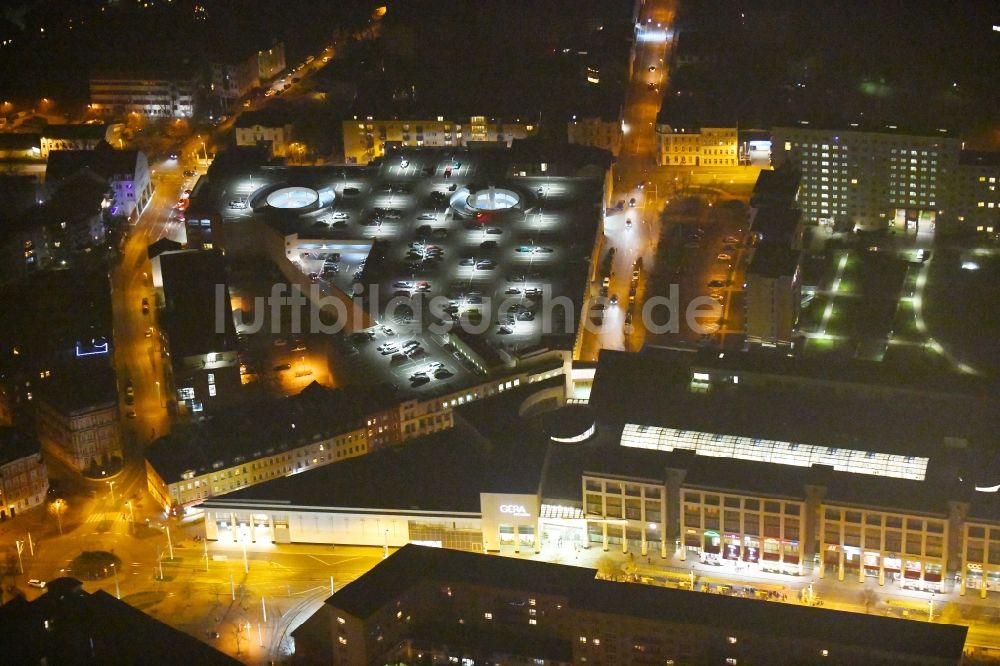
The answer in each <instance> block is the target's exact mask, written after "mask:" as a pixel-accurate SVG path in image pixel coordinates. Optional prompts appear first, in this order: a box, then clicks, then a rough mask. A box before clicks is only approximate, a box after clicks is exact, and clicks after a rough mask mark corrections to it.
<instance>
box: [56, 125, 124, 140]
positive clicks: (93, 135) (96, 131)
mask: <svg viewBox="0 0 1000 666" xmlns="http://www.w3.org/2000/svg"><path fill="white" fill-rule="evenodd" d="M107 133H108V126H107V125H103V124H98V123H79V124H64V125H49V126H47V127H46V128H45V129H44V130H42V137H43V138H45V139H65V140H67V141H75V140H78V139H84V140H91V141H102V140H104V137H105V136H106V135H107Z"/></svg>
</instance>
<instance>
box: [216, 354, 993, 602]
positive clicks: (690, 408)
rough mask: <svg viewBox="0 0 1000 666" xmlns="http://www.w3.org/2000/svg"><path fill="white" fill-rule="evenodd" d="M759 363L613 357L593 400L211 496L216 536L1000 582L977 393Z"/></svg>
mask: <svg viewBox="0 0 1000 666" xmlns="http://www.w3.org/2000/svg"><path fill="white" fill-rule="evenodd" d="M760 359H761V357H759V356H756V355H754V354H742V355H732V356H730V355H729V354H723V355H721V356H720V354H719V353H718V352H712V353H711V354H707V353H691V352H681V351H671V350H647V351H645V352H643V353H641V354H632V355H630V354H624V353H615V352H607V351H605V352H603V353H602V356H601V360H600V362H599V364H598V367H597V371H596V374H595V379H594V388H593V391H592V394H591V398H590V406H589V408H583V407H579V406H572V407H571V408H564V409H560V410H557V411H554V412H548V413H545V414H541V415H536V416H528V417H527V418H519V414H520V413H521V412H522V411H523V410H522V408H521V407H522V405H523V404H525V403H526V402H530V401H531V397H532V395H534V394H536V393H537V392H539V391H542V390H551V389H552V387H551V386H548V385H547V384H546V382H539V383H537V384H533V385H526V386H521V387H519V388H516V389H514V390H511V391H508V392H506V393H505V394H504V395H503V396H499V397H495V398H493V399H491V400H489V401H483V402H476V403H471V404H467V405H464V406H459V407H457V408H456V417H455V419H456V424H455V427H454V428H452V429H451V430H449V431H447V432H446V433H440V434H438V435H434V436H432V437H429V438H422V439H417V440H413V441H411V442H409V443H408V444H407V445H406V446H405V447H398V448H392V449H387V450H384V451H380V452H376V453H373V454H370V455H368V456H366V457H364V458H359V459H356V460H349V461H345V462H343V463H340V464H338V465H334V466H330V467H328V468H324V469H319V470H313V471H309V472H303V473H302V474H298V475H296V476H294V477H290V478H286V479H281V480H276V481H270V482H267V483H264V484H261V485H259V486H257V487H255V488H248V489H245V490H242V491H239V492H237V493H234V494H232V495H230V496H228V497H226V498H215V499H212V500H210V501H207V502H206V503H205V504H204V507H205V510H206V536H207V537H208V538H209V539H214V540H220V541H226V540H234V539H236V540H239V539H255V540H257V541H260V540H261V538H262V537H261V536H260V534H261V532H262V530H259V529H257V530H254V533H253V534H251V525H255V524H256V525H267V526H268V527H267V530H270V531H266V530H263V533H264V534H265V537H263V538H264V539H265V540H266V539H270V538H272V535H273V538H274V540H275V541H280V542H289V541H290V542H309V543H338V544H341V543H342V544H364V545H377V546H389V547H394V546H401V545H403V544H405V543H421V544H425V545H435V546H444V547H453V548H459V549H464V550H470V551H487V552H515V551H521V552H531V551H534V552H535V553H542V554H543V556H544V555H545V554H551V555H552V556H553V557H556V556H560V553H564V552H566V551H567V550H569V552H572V551H573V550H576V549H579V548H601V549H603V550H612V549H615V550H619V551H621V552H625V553H632V554H633V555H634V556H643V557H648V558H650V560H652V559H653V558H654V557H655V558H657V561H661V562H662V561H665V560H666V561H670V562H672V563H675V564H676V563H678V562H689V563H691V562H700V563H702V564H709V565H716V566H718V567H719V568H720V572H721V571H725V570H728V571H730V572H733V573H747V574H753V573H754V572H775V573H782V574H790V575H797V576H808V575H814V574H815V575H817V576H819V577H821V578H827V577H828V578H836V579H838V580H846V581H850V580H857V581H862V582H863V581H864V580H865V579H867V578H871V579H874V580H877V581H878V583H879V584H882V585H896V586H899V587H907V588H912V589H920V590H928V591H940V592H951V591H959V592H961V593H964V592H965V591H966V590H967V589H969V588H972V589H976V590H980V592H981V594H983V595H985V594H986V591H987V589H991V590H993V589H996V590H1000V558H998V557H997V556H998V554H1000V539H998V538H997V537H1000V501H998V496H997V493H996V488H995V486H996V485H997V483H996V479H994V480H993V481H992V482H991V481H990V478H991V477H990V475H991V474H994V475H995V472H996V470H997V461H996V460H995V459H994V457H991V456H993V454H991V453H990V451H991V449H992V447H994V446H995V437H996V435H995V433H996V432H997V428H996V423H995V422H994V421H995V419H996V416H995V414H997V413H998V411H997V410H996V408H995V405H993V407H990V405H992V404H993V403H992V402H991V400H992V399H990V398H988V397H986V396H989V395H991V394H990V393H989V391H988V390H987V388H988V387H987V386H986V385H985V384H982V383H980V382H979V381H978V380H974V379H973V380H968V381H966V380H964V379H960V378H948V377H945V378H940V379H931V378H927V377H921V376H918V375H915V376H913V377H910V378H907V379H899V378H897V379H894V380H893V379H891V378H890V377H888V376H882V375H883V374H884V373H883V372H881V371H880V370H878V368H873V367H867V366H866V367H862V366H861V365H858V364H854V363H848V364H844V365H841V366H838V367H835V368H832V367H825V368H824V367H823V366H819V365H815V364H812V362H803V361H797V360H795V359H789V360H788V361H787V363H786V362H784V361H782V362H779V363H777V364H772V365H771V366H770V367H771V369H767V368H768V367H769V366H768V365H767V364H764V363H762V362H760ZM548 381H549V382H552V383H553V385H555V383H556V382H562V380H561V378H554V379H551V380H548ZM562 386H564V384H562ZM560 390H561V389H560ZM595 415H596V416H595ZM458 470H460V472H458Z"/></svg>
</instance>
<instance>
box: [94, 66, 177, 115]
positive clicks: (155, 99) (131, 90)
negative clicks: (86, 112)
mask: <svg viewBox="0 0 1000 666" xmlns="http://www.w3.org/2000/svg"><path fill="white" fill-rule="evenodd" d="M196 89H197V86H196V83H195V80H194V79H189V78H166V77H150V78H141V77H129V76H95V77H91V79H90V102H91V109H92V110H93V111H94V112H95V113H99V114H101V115H104V116H115V117H124V116H127V115H129V114H133V113H135V114H138V115H140V116H149V117H151V118H191V117H193V116H194V111H195V91H196Z"/></svg>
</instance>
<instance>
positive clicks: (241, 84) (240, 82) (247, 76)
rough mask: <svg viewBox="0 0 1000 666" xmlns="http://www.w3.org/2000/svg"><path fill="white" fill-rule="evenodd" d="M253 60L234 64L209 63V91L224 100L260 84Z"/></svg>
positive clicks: (243, 94)
mask: <svg viewBox="0 0 1000 666" xmlns="http://www.w3.org/2000/svg"><path fill="white" fill-rule="evenodd" d="M256 65H257V63H256V61H255V60H245V61H243V62H240V63H236V64H229V63H221V62H213V63H212V64H211V65H209V72H208V76H209V82H208V89H209V92H210V93H211V94H212V95H214V96H215V97H218V98H220V99H224V100H233V99H239V98H241V97H243V96H245V95H246V94H247V93H249V92H250V91H251V90H253V89H254V88H255V87H257V86H259V85H260V79H259V78H257V67H256Z"/></svg>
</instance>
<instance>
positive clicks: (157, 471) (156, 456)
mask: <svg viewBox="0 0 1000 666" xmlns="http://www.w3.org/2000/svg"><path fill="white" fill-rule="evenodd" d="M169 445H170V443H169V442H167V443H166V444H164V445H161V446H169ZM257 453H259V454H260V455H259V457H256V453H254V452H248V453H246V454H240V455H236V456H235V457H233V458H232V459H231V460H226V461H216V462H214V463H213V464H212V465H211V466H210V469H205V468H201V469H182V470H179V471H177V466H176V464H174V463H173V462H172V461H171V460H170V458H172V457H173V456H171V455H170V454H169V453H167V452H165V451H154V452H152V455H151V456H147V459H146V485H147V487H148V489H149V492H150V495H152V497H153V499H155V500H156V501H157V502H158V503H159V504H160V506H162V507H163V508H164V509H166V510H168V511H173V512H177V511H179V510H183V509H184V508H186V507H190V506H193V505H196V504H198V503H200V502H202V501H204V500H206V499H209V498H211V497H217V496H219V495H225V494H226V493H230V492H233V491H234V490H239V489H240V488H245V487H247V486H251V485H254V484H257V483H262V482H264V481H269V480H271V479H274V478H277V477H282V476H288V475H289V474H297V473H299V472H302V471H305V470H309V469H313V468H315V467H318V466H321V465H328V464H330V463H334V462H339V461H341V460H346V459H348V458H353V457H356V456H363V455H365V454H366V453H368V427H367V426H361V427H356V428H353V429H350V430H347V431H345V432H342V433H340V434H338V435H335V436H332V437H329V438H325V439H321V440H318V441H310V442H308V443H303V444H302V445H301V446H294V447H289V448H285V447H283V446H280V445H278V446H274V445H272V446H269V447H268V448H266V449H263V450H261V451H259V452H257ZM193 461H194V459H192V463H193ZM251 532H252V528H251ZM257 536H258V535H256V534H251V540H253V541H256V540H257ZM260 536H261V538H262V539H263V538H264V535H260ZM267 538H271V535H270V534H268V535H267Z"/></svg>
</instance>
